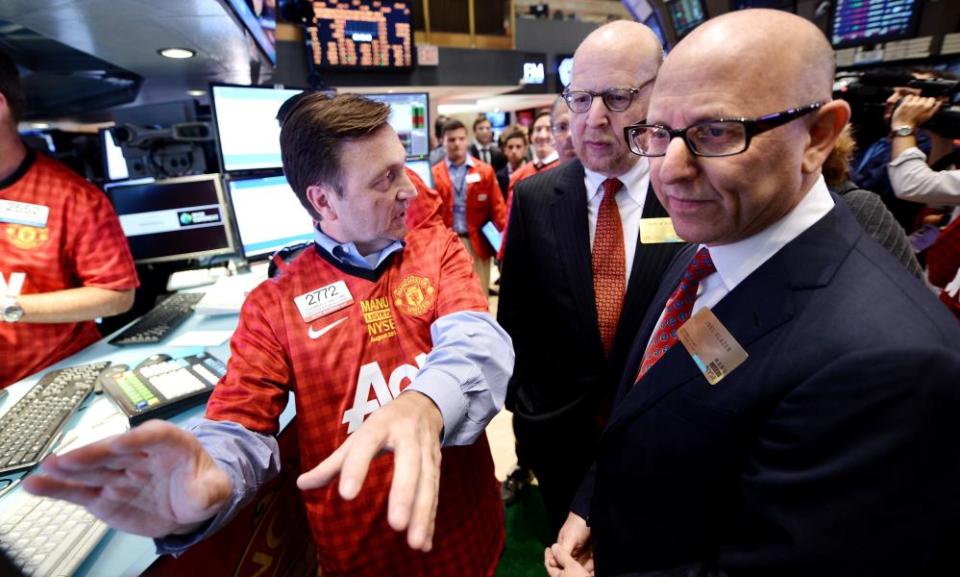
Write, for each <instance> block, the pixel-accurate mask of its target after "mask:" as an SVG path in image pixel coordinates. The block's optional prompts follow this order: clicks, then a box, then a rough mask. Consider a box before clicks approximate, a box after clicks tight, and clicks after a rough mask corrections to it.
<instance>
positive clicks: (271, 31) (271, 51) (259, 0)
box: [227, 0, 277, 64]
mask: <svg viewBox="0 0 960 577" xmlns="http://www.w3.org/2000/svg"><path fill="white" fill-rule="evenodd" d="M227 3H228V4H229V5H230V8H232V9H233V11H234V13H236V15H237V17H238V18H239V19H240V21H241V22H243V25H244V27H245V28H246V29H247V31H249V32H250V36H252V37H253V39H254V41H256V43H257V46H259V47H260V50H262V51H263V53H264V54H266V56H267V58H269V59H270V62H272V63H274V64H276V63H277V49H276V43H277V40H276V37H277V0H228V1H227Z"/></svg>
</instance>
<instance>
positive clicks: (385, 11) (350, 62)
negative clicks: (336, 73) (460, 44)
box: [306, 0, 413, 70]
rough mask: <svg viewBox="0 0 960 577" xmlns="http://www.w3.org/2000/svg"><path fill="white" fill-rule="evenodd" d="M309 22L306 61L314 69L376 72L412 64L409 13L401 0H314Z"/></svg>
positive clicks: (411, 33) (411, 26) (410, 17)
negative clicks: (368, 70)
mask: <svg viewBox="0 0 960 577" xmlns="http://www.w3.org/2000/svg"><path fill="white" fill-rule="evenodd" d="M311 4H312V8H313V13H312V19H310V20H309V21H308V22H307V26H306V28H307V39H308V40H307V41H308V48H309V51H310V58H311V61H312V63H313V65H314V66H315V67H317V68H355V69H377V70H382V69H384V68H410V67H412V66H413V25H412V19H413V15H412V13H411V9H410V2H406V1H400V0H340V1H338V0H314V1H313V2H312V3H311Z"/></svg>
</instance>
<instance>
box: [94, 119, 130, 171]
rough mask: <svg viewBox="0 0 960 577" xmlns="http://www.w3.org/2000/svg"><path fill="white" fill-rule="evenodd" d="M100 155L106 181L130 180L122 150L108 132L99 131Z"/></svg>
mask: <svg viewBox="0 0 960 577" xmlns="http://www.w3.org/2000/svg"><path fill="white" fill-rule="evenodd" d="M100 153H101V156H102V157H103V174H104V176H105V177H106V178H107V179H108V180H126V179H128V178H130V171H129V170H128V169H127V159H125V158H124V157H123V149H122V148H120V147H119V146H117V143H116V142H115V141H114V140H113V135H112V134H110V131H109V130H106V129H104V130H101V131H100Z"/></svg>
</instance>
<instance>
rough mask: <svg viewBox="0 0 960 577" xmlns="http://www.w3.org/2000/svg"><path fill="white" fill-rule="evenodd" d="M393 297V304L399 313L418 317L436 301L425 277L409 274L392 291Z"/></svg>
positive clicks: (434, 291)
mask: <svg viewBox="0 0 960 577" xmlns="http://www.w3.org/2000/svg"><path fill="white" fill-rule="evenodd" d="M393 297H394V301H393V304H395V305H396V306H397V308H398V309H400V311H401V312H403V313H404V314H408V315H413V316H420V315H422V314H424V313H425V312H427V311H429V310H430V309H431V308H432V307H433V303H434V301H435V300H436V299H437V291H436V289H434V288H433V285H432V284H430V279H428V278H427V277H424V276H417V275H413V274H411V275H407V277H406V278H404V279H403V281H402V282H401V283H400V285H399V286H398V287H397V288H395V289H393Z"/></svg>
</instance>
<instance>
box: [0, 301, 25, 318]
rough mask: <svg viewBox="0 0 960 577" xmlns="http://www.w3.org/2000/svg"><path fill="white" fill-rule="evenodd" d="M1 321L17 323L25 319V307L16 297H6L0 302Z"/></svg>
mask: <svg viewBox="0 0 960 577" xmlns="http://www.w3.org/2000/svg"><path fill="white" fill-rule="evenodd" d="M0 303H2V304H0V319H3V321H4V322H7V323H15V322H17V321H19V320H20V319H22V318H23V307H22V306H20V303H19V302H17V297H15V296H5V297H3V300H2V301H0Z"/></svg>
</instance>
